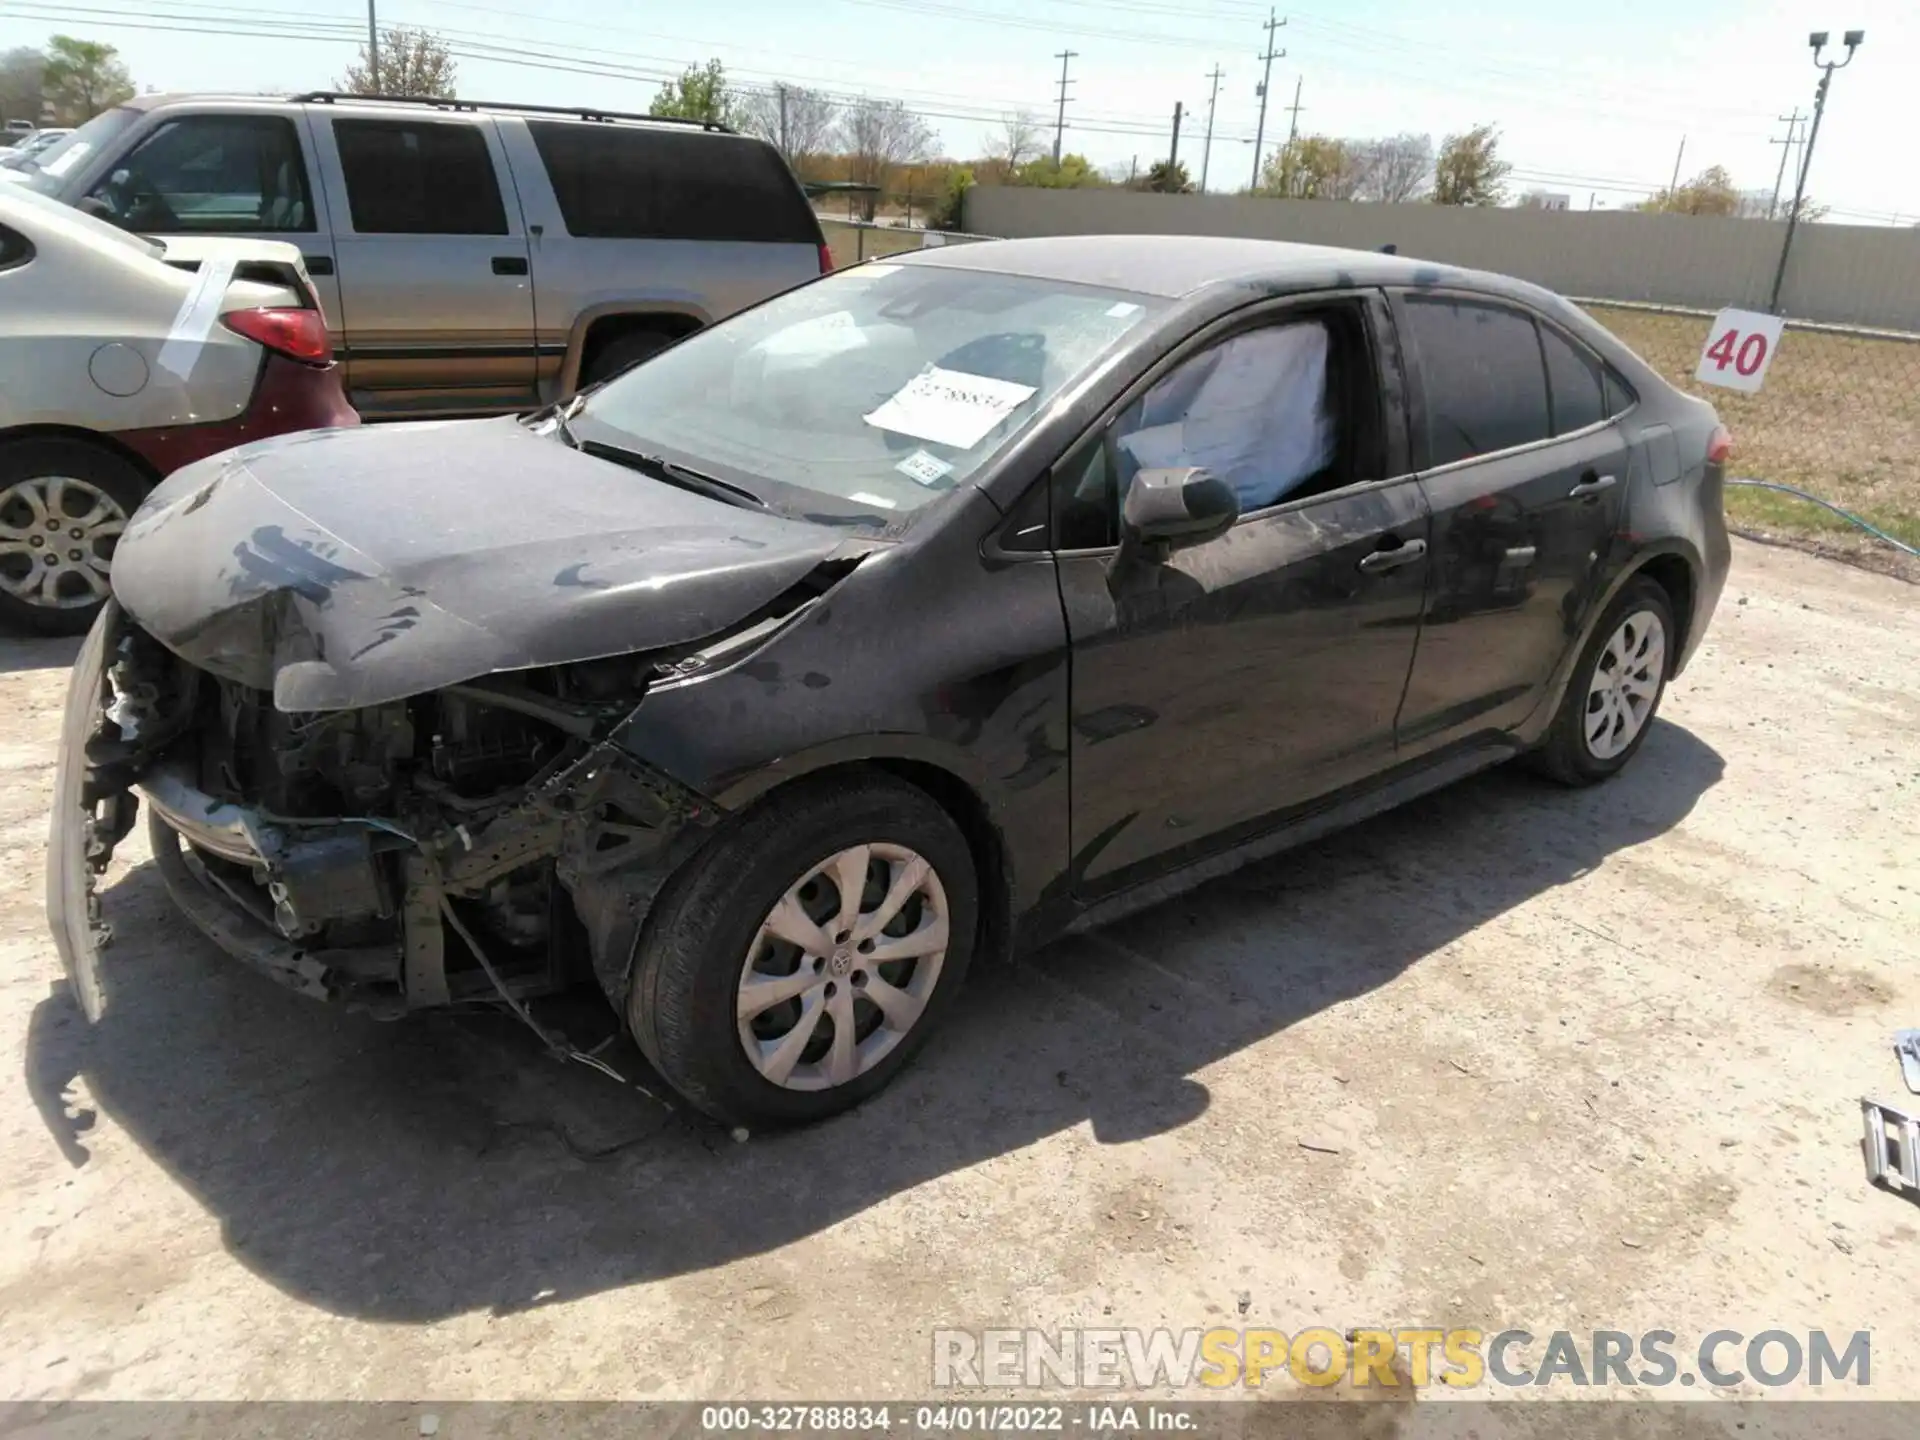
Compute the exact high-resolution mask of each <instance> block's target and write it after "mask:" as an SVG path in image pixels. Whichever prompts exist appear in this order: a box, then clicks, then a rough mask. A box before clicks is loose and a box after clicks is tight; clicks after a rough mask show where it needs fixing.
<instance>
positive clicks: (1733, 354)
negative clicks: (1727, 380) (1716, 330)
mask: <svg viewBox="0 0 1920 1440" xmlns="http://www.w3.org/2000/svg"><path fill="white" fill-rule="evenodd" d="M1736 340H1740V332H1739V331H1738V330H1729V331H1727V333H1726V334H1724V335H1722V336H1721V337H1720V338H1719V339H1718V340H1716V341H1714V342H1713V344H1711V345H1709V346H1708V347H1707V358H1708V359H1709V360H1711V361H1713V366H1714V369H1716V370H1724V369H1726V368H1727V366H1729V365H1731V366H1733V368H1734V369H1735V370H1737V371H1739V372H1740V373H1741V374H1742V375H1752V374H1754V373H1756V372H1757V371H1758V370H1759V369H1760V367H1761V366H1762V365H1764V364H1766V361H1767V337H1766V336H1764V335H1759V334H1754V335H1749V336H1747V338H1746V339H1745V340H1740V345H1739V348H1738V349H1737V350H1736V349H1735V348H1734V341H1736Z"/></svg>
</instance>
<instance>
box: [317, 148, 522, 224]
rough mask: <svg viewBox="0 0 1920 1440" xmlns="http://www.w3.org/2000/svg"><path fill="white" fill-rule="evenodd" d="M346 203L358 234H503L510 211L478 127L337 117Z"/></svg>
mask: <svg viewBox="0 0 1920 1440" xmlns="http://www.w3.org/2000/svg"><path fill="white" fill-rule="evenodd" d="M333 139H334V144H335V145H336V146H337V147H338V148H339V151H340V169H341V172H342V174H344V175H345V177H346V182H347V206H348V209H349V211H350V212H351V214H352V216H353V228H354V230H355V232H356V233H358V234H361V235H505V234H506V233H507V211H506V206H505V204H504V203H503V202H502V200H501V198H500V181H499V178H498V176H497V175H496V174H495V172H494V168H493V156H492V154H491V153H490V152H489V150H488V148H487V137H486V136H485V135H484V134H483V133H482V132H481V131H480V129H479V127H478V126H475V125H467V124H460V123H448V122H444V121H432V120H335V121H334V122H333Z"/></svg>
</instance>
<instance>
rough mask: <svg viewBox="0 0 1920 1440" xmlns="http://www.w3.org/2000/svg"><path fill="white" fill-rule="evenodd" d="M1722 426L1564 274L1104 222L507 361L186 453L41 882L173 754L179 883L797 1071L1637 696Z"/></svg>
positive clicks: (366, 993) (86, 982) (320, 974)
mask: <svg viewBox="0 0 1920 1440" xmlns="http://www.w3.org/2000/svg"><path fill="white" fill-rule="evenodd" d="M1728 444H1729V439H1728V436H1727V433H1726V431H1725V430H1724V429H1722V428H1721V427H1720V425H1719V424H1718V422H1717V420H1716V418H1715V416H1714V413H1713V411H1712V409H1711V408H1710V407H1708V406H1707V405H1705V404H1703V403H1701V402H1700V401H1698V400H1695V399H1692V398H1689V397H1687V396H1685V395H1682V394H1680V393H1679V392H1678V391H1676V390H1675V389H1674V388H1673V387H1671V386H1670V385H1668V384H1667V383H1666V382H1664V381H1663V380H1661V379H1660V377H1659V376H1658V375H1656V374H1655V373H1654V371H1653V370H1651V369H1650V368H1649V367H1648V366H1647V365H1645V364H1644V363H1643V362H1641V361H1640V360H1639V359H1638V358H1637V357H1636V356H1635V355H1634V354H1633V353H1632V352H1631V351H1629V350H1628V349H1626V348H1625V347H1624V346H1623V345H1621V344H1620V343H1619V342H1618V341H1617V340H1615V339H1614V338H1613V337H1612V336H1610V335H1609V334H1608V333H1607V332H1606V331H1605V330H1603V329H1601V328H1600V327H1599V326H1598V325H1596V324H1594V323H1593V321H1592V320H1590V319H1588V318H1587V317H1586V316H1585V315H1584V314H1583V313H1582V312H1580V311H1579V310H1578V309H1576V308H1575V307H1573V306H1572V305H1570V304H1568V303H1567V302H1565V301H1564V300H1561V299H1559V298H1558V297H1556V296H1554V295H1551V294H1549V293H1547V292H1545V291H1542V290H1540V289H1537V288H1535V287H1533V286H1530V285H1525V284H1522V283H1520V282H1517V281H1512V280H1507V279H1503V278H1500V277H1496V276H1491V275H1485V274H1478V273H1474V272H1469V271H1460V270H1452V269H1447V268H1443V267H1438V266H1433V265H1428V264H1424V263H1421V262H1418V261H1414V260H1408V259H1402V258H1395V257H1391V256H1386V255H1374V254H1362V253H1355V252H1347V251H1338V250H1324V249H1316V248H1310V247H1303V246H1292V245H1281V244H1269V243H1262V242H1254V241H1235V240H1204V239H1191V238H1179V239H1175V238H1163V237H1126V236H1112V237H1074V238H1062V239H1049V240H1030V241H1015V242H1006V243H997V244H982V245H976V246H966V247H951V248H946V249H936V250H928V251H923V252H920V253H918V254H915V255H913V256H912V257H910V258H903V259H900V260H897V261H888V262H887V263H884V264H879V263H876V264H868V265H863V266H860V267H857V268H855V269H851V270H848V271H844V272H842V273H840V274H837V275H833V276H830V277H827V278H824V279H822V280H820V281H819V282H817V283H814V284H809V285H807V286H805V287H803V288H801V289H798V290H795V291H792V292H789V293H788V294H786V295H783V296H780V297H778V298H776V299H774V300H771V301H768V302H767V303H765V304H763V305H761V306H759V307H758V308H756V309H754V310H751V311H748V312H746V313H743V314H741V315H738V316H736V317H734V318H732V319H730V320H727V321H725V322H724V323H722V324H719V325H716V326H714V327H713V328H712V329H709V330H706V331H703V332H701V333H698V334H696V335H694V336H692V337H690V338H689V339H687V340H684V341H682V342H681V343H680V344H678V345H676V346H675V347H673V348H672V349H670V350H668V351H665V352H663V353H662V354H660V355H658V356H657V357H655V358H654V359H652V360H649V361H647V362H646V363H644V364H643V365H641V366H639V367H638V368H636V369H634V370H631V371H629V372H628V373H627V374H625V375H624V376H622V377H620V378H619V379H616V380H614V381H613V382H611V383H609V384H607V385H604V386H602V387H600V388H598V389H596V390H595V391H593V392H591V393H590V394H587V395H584V396H582V397H579V398H576V399H574V400H572V401H570V402H568V403H567V404H565V405H564V406H556V407H552V408H549V409H548V410H545V411H542V412H538V413H536V414H534V415H531V416H528V417H525V418H522V419H517V420H516V419H501V420H484V421H472V422H448V423H423V424H412V425H401V426H395V427H388V428H378V429H363V430H358V431H352V430H347V431H326V432H315V433H310V434H306V435H301V436H296V437H292V438H289V439H285V440H279V441H270V442H267V443H265V444H260V445H255V446H250V447H247V448H244V449H240V450H236V451H232V452H229V453H228V454H226V455H224V456H220V457H216V458H215V459H212V460H208V461H205V462H202V463H200V464H197V465H194V466H190V467H189V468H187V469H185V470H182V471H180V472H179V473H177V474H175V475H174V476H173V477H172V478H171V479H169V480H168V481H166V482H165V483H164V484H163V485H162V486H161V487H160V488H159V489H157V490H156V491H154V492H153V494H152V496H151V497H150V498H149V499H148V501H147V502H146V504H145V505H144V506H143V507H142V509H141V510H140V512H139V514H138V515H137V516H135V518H134V520H133V521H132V523H131V524H130V525H129V527H128V529H127V532H126V534H125V537H124V538H123V540H122V541H121V543H120V546H119V549H118V552H117V554H116V556H115V559H114V588H115V592H116V597H117V598H116V602H115V603H114V604H112V605H110V606H109V607H108V608H107V610H106V611H105V613H104V614H103V615H102V616H101V618H100V621H99V623H98V625H97V626H96V627H95V629H94V630H93V632H92V634H91V636H90V637H89V639H88V641H87V643H86V647H85V649H84V650H83V652H82V653H81V656H80V658H79V660H78V661H77V663H76V664H75V667H74V673H73V682H72V690H71V694H70V698H69V701H68V710H67V718H66V731H65V735H64V738H63V744H62V752H61V756H60V766H59V777H58V795H57V798H56V804H55V809H54V817H53V836H52V842H51V847H50V853H49V886H48V888H49V908H50V912H51V919H52V923H53V930H54V934H55V937H56V939H57V941H58V944H59V947H60V950H61V954H62V957H63V958H64V960H65V962H66V965H67V968H68V972H69V974H70V976H71V978H72V982H73V985H74V987H75V990H76V993H77V994H78V996H79V998H80V1001H81V1003H82V1005H83V1007H84V1008H85V1010H86V1011H87V1013H88V1014H89V1016H92V1017H96V1018H97V1017H98V1015H99V1014H100V1012H101V1010H102V1008H103V1007H104V1006H105V1005H106V1004H107V1003H108V1000H109V998H110V996H111V994H112V989H113V986H112V970H113V966H112V963H111V961H110V960H108V961H105V962H103V960H102V958H101V953H100V952H101V950H102V949H103V948H104V947H105V945H106V943H107V940H108V938H109V936H110V933H111V932H110V925H109V923H108V922H109V920H110V918H111V917H110V916H109V915H105V914H103V913H102V906H101V900H100V897H99V896H97V895H96V894H95V880H96V877H97V876H98V875H99V874H100V872H101V871H102V870H103V869H104V867H105V865H106V863H107V861H108V859H109V857H110V856H111V854H112V851H113V849H114V846H115V845H116V844H117V843H118V842H119V841H120V840H121V839H122V838H123V837H124V836H125V835H126V834H127V833H128V832H129V830H130V828H131V827H132V825H133V823H134V821H135V818H136V812H137V809H138V804H139V800H140V799H144V801H145V808H146V811H147V824H148V829H149V833H150V836H151V840H152V845H153V852H154V856H155V859H156V862H157V863H158V865H159V867H160V870H161V872H162V874H163V876H164V877H165V880H166V882H167V885H168V887H169V889H170V890H171V892H172V894H173V896H174V898H175V899H176V901H177V902H178V903H179V905H180V907H181V908H182V910H183V911H184V912H185V913H186V914H187V915H188V917H189V918H191V919H192V920H193V922H194V923H195V924H196V925H197V926H198V927H199V928H200V929H202V930H203V931H205V932H206V933H207V934H208V935H209V936H210V937H211V938H212V939H214V940H215V941H216V942H217V943H218V944H220V945H221V946H222V947H223V948H225V949H226V950H228V951H229V952H231V953H232V954H233V955H234V956H236V957H238V958H239V959H241V960H243V961H245V962H246V963H248V964H250V965H252V966H255V967H257V968H258V969H260V970H262V971H264V972H266V973H267V974H269V975H272V976H273V977H275V978H276V979H278V980H281V981H283V982H284V983H285V984H287V985H288V986H290V987H291V988H293V989H294V990H297V991H299V992H301V993H303V994H306V995H311V996H315V997H321V998H326V999H331V1000H339V1001H344V1002H347V1003H350V1004H356V1005H360V1006H364V1007H369V1008H372V1009H375V1010H378V1011H381V1012H384V1013H389V1014H392V1013H398V1012H403V1011H409V1010H417V1009H421V1008H425V1007H432V1006H440V1005H447V1004H451V1003H462V1002H472V1001H504V1000H508V999H511V1000H512V1001H513V1002H515V1003H516V1004H517V1003H519V1002H521V1001H523V1000H525V999H527V998H529V997H533V996H537V995H540V994H542V993H546V992H550V991H554V990H557V989H559V988H561V987H564V986H568V985H572V984H575V983H583V982H584V983H591V984H597V985H598V986H599V987H600V988H601V989H602V990H603V991H604V992H605V993H606V995H607V996H608V997H609V998H610V999H611V1000H612V1002H613V1003H614V1005H615V1006H616V1007H618V1008H619V1009H620V1011H621V1012H622V1013H623V1014H624V1015H625V1017H626V1019H627V1022H628V1024H629V1025H630V1026H631V1028H632V1031H633V1034H634V1036H635V1037H636V1039H637V1040H638V1042H639V1044H640V1046H641V1048H642V1049H643V1050H644V1051H645V1052H646V1054H647V1055H648V1056H649V1057H650V1058H651V1059H652V1061H653V1062H654V1063H655V1064H656V1065H657V1066H658V1068H659V1069H660V1071H661V1073H662V1074H663V1075H664V1076H665V1077H666V1078H667V1080H668V1081H670V1082H671V1083H672V1084H673V1085H674V1086H675V1087H677V1088H678V1090H679V1091H680V1092H681V1093H682V1094H683V1095H685V1096H686V1097H687V1099H689V1100H690V1101H692V1102H693V1104H695V1105H696V1106H698V1107H699V1108H701V1109H702V1110H705V1111H707V1112H709V1113H710V1114H712V1115H714V1116H717V1117H720V1118H722V1119H724V1120H727V1121H730V1122H734V1123H745V1124H756V1125H757V1124H768V1123H781V1122H795V1121H805V1120H810V1119H814V1118H817V1117H820V1116H824V1115H827V1114H830V1113H832V1112H833V1111H835V1110H838V1109H841V1108H843V1107H845V1106H847V1105H849V1104H851V1103H853V1102H855V1101H857V1100H859V1099H860V1098H862V1097H863V1096H866V1095H869V1094H871V1093H872V1092H874V1091H875V1090H877V1089H878V1088H879V1087H881V1086H882V1085H884V1084H886V1083H887V1081H888V1080H889V1079H890V1078H891V1077H892V1076H893V1075H894V1074H895V1073H897V1072H898V1071H899V1069H900V1068H901V1066H902V1065H904V1064H905V1063H906V1062H907V1061H908V1059H909V1058H910V1057H911V1056H912V1054H913V1052H914V1050H915V1049H916V1048H917V1047H918V1046H919V1045H920V1044H921V1043H922V1042H924V1041H925V1039H926V1038H927V1035H928V1032H929V1031H930V1030H932V1029H933V1028H934V1026H935V1025H936V1024H937V1023H938V1022H939V1019H940V1016H941V1013H942V1012H943V1011H944V1010H945V1009H946V1008H947V1007H948V1006H949V1004H950V1003H951V1002H952V1000H953V997H954V993H955V991H956V990H958V988H959V986H960V984H961V981H962V979H963V978H964V977H965V974H966V971H967V968H968V966H969V964H971V963H973V962H974V961H975V960H976V959H980V958H984V957H988V956H999V955H1004V954H1008V953H1011V952H1014V951H1016V950H1019V949H1023V948H1026V947H1030V946H1032V945H1034V944H1037V943H1039V942H1041V941H1044V940H1045V939H1047V938H1048V937H1049V936H1052V935H1056V934H1058V933H1060V932H1061V931H1063V930H1067V929H1072V928H1078V927H1084V926H1088V925H1092V924H1097V923H1099V922H1100V921H1102V920H1104V919H1107V918H1109V917H1111V916H1113V915H1114V914H1116V913H1118V912H1119V911H1121V910H1123V909H1125V908H1128V907H1131V906H1135V905H1139V904H1142V903H1145V902H1147V901H1150V900H1153V899H1157V898H1159V897H1161V896H1164V895H1166V894H1169V893H1171V892H1173V891H1174V890H1177V889H1179V888H1181V887H1184V886H1187V885H1191V884H1193V883H1196V882H1197V881H1199V880H1202V879H1205V878H1207V877H1208V876H1210V875H1214V874H1218V873H1220V872H1221V871H1222V870H1224V869H1226V868H1228V867H1230V866H1232V865H1235V864H1238V863H1241V862H1242V861H1244V860H1246V859H1248V858H1251V857H1253V856H1257V855H1262V854H1268V853H1271V852H1273V851H1275V850H1278V849H1280V848H1282V847H1284V846H1287V845H1291V844H1297V843H1300V842H1302V841H1305V840H1309V839H1312V838H1313V837H1315V836H1318V835H1321V834H1324V833H1325V832H1327V831H1328V830H1329V829H1330V828H1332V827H1334V826H1337V825H1340V824H1343V823H1346V822H1348V821H1350V820H1353V819H1356V818H1358V817H1361V816H1364V815H1368V814H1371V813H1374V812H1377V811H1379V810H1381V809H1383V808H1385V807H1387V806H1389V805H1393V804H1396V803H1398V802H1400V801H1402V800H1405V799H1407V798H1409V797H1410V796H1413V795H1417V794H1419V793H1421V792H1423V791H1426V790H1429V789H1432V788H1434V787H1436V786H1439V785H1442V784H1445V783H1447V782H1449V781H1451V780H1454V779H1457V778H1458V777H1460V776H1463V775H1466V774H1468V773H1470V772H1472V771H1474V770H1477V769H1480V768H1482V767H1484V766H1488V765H1492V764H1496V763H1498V762H1500V761H1502V760H1505V759H1507V758H1509V757H1512V756H1519V755H1524V756H1527V757H1529V758H1530V759H1531V760H1532V762H1533V763H1534V764H1536V765H1537V767H1538V768H1540V769H1541V770H1543V771H1545V772H1546V773H1547V774H1549V775H1551V776H1553V777H1555V778H1557V779H1559V780H1561V781H1563V782H1567V783H1573V784H1586V783H1591V782H1594V781H1598V780H1601V779H1604V778H1606V777H1607V776H1609V775H1611V774H1613V773H1615V772H1616V771H1618V770H1619V769H1620V768H1621V767H1622V766H1624V765H1626V764H1627V763H1628V761H1629V760H1631V759H1632V757H1633V754H1634V752H1635V750H1636V749H1637V748H1638V747H1639V745H1640V744H1641V743H1642V742H1643V741H1644V740H1645V739H1646V736H1647V733H1648V729H1649V726H1650V724H1651V722H1652V719H1653V716H1654V714H1655V712H1656V710H1657V709H1658V707H1659V704H1660V698H1661V693H1662V689H1663V686H1664V685H1665V683H1666V681H1667V680H1668V679H1669V678H1670V677H1671V676H1672V675H1674V674H1675V673H1677V672H1678V671H1679V669H1680V667H1681V666H1682V665H1683V664H1685V662H1686V660H1687V658H1688V656H1689V655H1690V654H1691V653H1692V651H1693V650H1694V649H1695V648H1696V647H1697V646H1698V644H1699V642H1700V638H1701V634H1702V632H1703V631H1704V630H1705V628H1706V625H1707V622H1708V618H1709V617H1710V616H1711V614H1712V612H1713V609H1714V605H1715V602H1716V601H1717V599H1718V598H1719V595H1720V590H1721V586H1722V583H1723V581H1724V578H1725V575H1726V568H1727V561H1728V545H1727V537H1726V530H1725V526H1724V523H1723V521H1722V516H1721V484H1722V467H1723V462H1724V460H1725V457H1726V453H1727V448H1728Z"/></svg>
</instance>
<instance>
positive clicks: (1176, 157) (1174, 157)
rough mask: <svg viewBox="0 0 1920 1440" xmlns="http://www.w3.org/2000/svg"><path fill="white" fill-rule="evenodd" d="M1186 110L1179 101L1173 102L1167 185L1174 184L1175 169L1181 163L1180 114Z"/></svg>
mask: <svg viewBox="0 0 1920 1440" xmlns="http://www.w3.org/2000/svg"><path fill="white" fill-rule="evenodd" d="M1184 109H1186V106H1184V105H1182V104H1181V103H1180V102H1179V101H1178V100H1176V101H1174V102H1173V144H1172V145H1171V146H1170V147H1169V148H1168V150H1167V183H1168V184H1169V185H1171V184H1173V183H1174V180H1173V172H1174V168H1175V167H1176V166H1178V165H1179V163H1180V112H1181V111H1182V110H1184Z"/></svg>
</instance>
